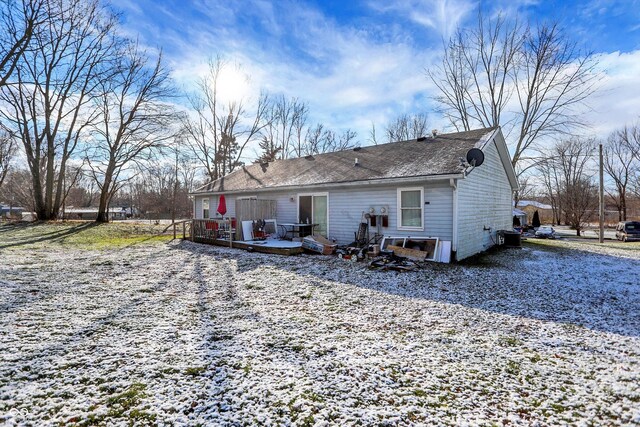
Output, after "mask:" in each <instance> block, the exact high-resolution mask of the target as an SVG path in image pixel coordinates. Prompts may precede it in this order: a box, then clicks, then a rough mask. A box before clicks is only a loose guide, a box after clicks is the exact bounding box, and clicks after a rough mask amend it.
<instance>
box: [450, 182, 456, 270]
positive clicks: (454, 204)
mask: <svg viewBox="0 0 640 427" xmlns="http://www.w3.org/2000/svg"><path fill="white" fill-rule="evenodd" d="M449 185H450V186H451V188H453V230H452V236H451V237H452V242H451V251H452V252H453V253H454V254H457V252H458V180H457V179H455V178H450V179H449ZM454 259H455V255H454Z"/></svg>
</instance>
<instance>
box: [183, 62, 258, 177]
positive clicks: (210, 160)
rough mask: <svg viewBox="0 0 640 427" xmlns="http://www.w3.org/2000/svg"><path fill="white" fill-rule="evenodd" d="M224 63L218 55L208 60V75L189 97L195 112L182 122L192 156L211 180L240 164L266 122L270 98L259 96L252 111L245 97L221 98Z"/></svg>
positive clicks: (225, 63) (225, 65) (226, 64)
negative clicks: (225, 99) (220, 86)
mask: <svg viewBox="0 0 640 427" xmlns="http://www.w3.org/2000/svg"><path fill="white" fill-rule="evenodd" d="M227 66H229V64H228V63H227V62H226V61H225V60H224V59H222V58H221V57H219V56H218V57H216V58H215V59H212V60H211V61H209V68H208V72H207V75H206V76H205V77H203V78H202V79H201V80H200V82H199V83H198V91H197V92H196V93H194V94H192V95H191V96H190V97H189V101H190V104H191V108H192V109H193V111H194V115H193V116H192V117H186V118H185V120H184V123H183V125H184V129H185V131H186V136H187V138H188V141H189V144H190V147H191V150H192V151H193V154H194V156H195V158H196V159H197V160H198V162H199V163H200V164H201V165H202V167H203V168H204V169H205V170H206V173H207V175H208V176H209V179H212V180H214V179H218V178H219V177H222V176H224V175H226V174H228V173H229V172H232V171H233V170H235V169H236V168H237V167H238V166H240V165H241V164H242V163H241V161H240V159H241V157H242V154H243V152H244V149H245V148H246V146H247V145H248V144H249V143H250V142H251V141H254V140H256V139H258V138H259V137H260V132H261V131H262V129H263V128H264V127H265V126H266V125H267V124H268V113H269V107H270V101H269V97H268V96H267V95H266V94H261V95H260V96H259V98H258V99H257V101H256V102H255V106H254V108H253V110H252V111H251V112H249V111H248V110H247V108H246V106H245V102H246V100H244V99H235V100H230V101H229V100H228V101H226V102H224V101H223V100H221V97H220V93H219V85H220V79H221V77H222V72H223V70H224V69H225V67H227Z"/></svg>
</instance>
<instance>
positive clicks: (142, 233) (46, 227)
mask: <svg viewBox="0 0 640 427" xmlns="http://www.w3.org/2000/svg"><path fill="white" fill-rule="evenodd" d="M165 227H166V226H154V225H149V224H130V223H107V224H98V223H95V222H87V221H84V222H83V221H71V222H35V223H28V224H24V223H22V224H18V225H15V224H4V225H2V226H0V235H1V236H2V239H1V240H2V242H3V244H0V249H2V248H9V247H12V248H21V247H25V246H28V247H52V246H62V247H79V248H86V249H112V248H124V247H127V246H132V245H142V244H158V243H164V242H168V241H170V240H171V239H172V237H173V236H172V235H169V234H160V233H161V232H162V231H163V230H164V228H165Z"/></svg>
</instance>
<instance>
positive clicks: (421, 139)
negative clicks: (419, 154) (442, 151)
mask: <svg viewBox="0 0 640 427" xmlns="http://www.w3.org/2000/svg"><path fill="white" fill-rule="evenodd" d="M426 139H427V137H426V136H421V137H420V138H418V139H417V141H424V140H426Z"/></svg>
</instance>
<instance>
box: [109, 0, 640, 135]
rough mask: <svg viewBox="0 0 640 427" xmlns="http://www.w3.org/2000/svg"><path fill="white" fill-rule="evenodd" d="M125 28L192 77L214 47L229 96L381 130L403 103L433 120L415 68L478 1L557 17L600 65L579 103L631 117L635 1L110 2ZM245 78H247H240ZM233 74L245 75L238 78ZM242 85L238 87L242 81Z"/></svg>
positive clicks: (600, 125) (616, 121)
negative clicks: (223, 63)
mask: <svg viewBox="0 0 640 427" xmlns="http://www.w3.org/2000/svg"><path fill="white" fill-rule="evenodd" d="M113 4H114V6H115V7H116V8H117V9H118V10H120V11H122V22H123V28H124V29H125V31H127V32H128V33H130V34H132V35H137V36H139V38H140V40H141V41H142V43H144V44H146V45H148V46H152V47H161V48H163V50H164V52H165V57H166V59H167V60H168V63H169V65H170V67H171V68H172V69H173V70H174V78H175V79H176V81H177V82H178V84H179V85H183V86H185V87H189V86H190V85H191V84H192V83H193V82H194V81H195V80H196V79H197V78H198V76H199V75H201V74H202V73H203V72H204V70H205V69H206V66H205V63H206V60H207V59H208V58H211V57H213V56H215V55H216V54H221V55H223V56H224V57H226V58H227V59H229V60H232V61H237V62H238V63H240V64H242V68H241V69H236V68H234V70H235V72H236V73H237V76H236V78H235V79H234V78H230V79H229V81H228V82H227V83H226V84H227V85H228V90H229V96H230V93H231V92H233V93H235V94H237V93H241V94H242V96H244V97H245V98H246V99H251V98H253V97H255V96H256V95H257V93H258V92H259V90H260V89H266V90H268V91H269V92H272V93H283V94H285V95H287V96H292V97H298V98H299V99H301V100H303V101H306V102H307V103H308V104H309V106H310V109H311V114H312V117H311V120H312V121H314V122H315V121H319V122H323V123H325V124H326V125H328V126H331V127H334V128H337V129H344V128H351V129H354V130H356V131H357V132H358V136H359V139H360V140H361V142H362V143H363V144H366V143H367V142H366V140H367V138H368V133H369V129H370V127H371V123H375V124H376V125H377V126H378V128H381V127H382V126H383V125H384V124H385V123H386V122H387V121H388V120H390V119H393V118H394V117H396V116H398V115H399V114H402V113H414V112H427V113H429V114H430V117H431V119H430V121H431V124H432V126H433V127H434V128H438V129H442V130H446V129H447V124H446V122H444V121H443V119H442V118H441V117H439V116H438V115H437V114H436V113H434V112H433V109H434V104H433V101H432V97H433V96H435V95H436V94H437V93H436V92H435V91H434V88H433V86H432V84H431V83H430V82H429V80H428V79H427V78H426V77H425V73H424V70H425V69H426V68H429V67H430V66H433V64H435V63H436V62H437V61H438V57H439V55H440V54H441V51H442V40H443V39H446V38H447V37H448V36H449V35H450V34H451V33H452V32H453V31H454V30H455V28H456V27H458V26H461V27H465V26H470V25H473V22H474V20H475V18H476V16H477V11H478V9H479V8H482V10H483V11H484V12H486V13H496V12H498V11H500V12H501V13H503V14H506V15H509V16H518V17H519V19H520V20H527V21H529V22H530V23H531V24H532V25H535V24H536V23H537V22H543V21H547V20H555V21H559V22H560V23H561V24H562V25H563V26H564V28H565V29H566V31H567V33H568V35H569V37H571V38H572V39H573V40H574V41H575V42H576V43H577V44H578V45H579V46H582V47H584V48H585V49H588V50H591V51H593V52H594V53H595V54H596V55H597V56H598V59H599V60H600V64H601V68H602V70H603V71H604V72H605V73H606V74H605V77H604V78H603V79H602V81H601V85H600V88H599V89H600V90H599V92H598V95H597V96H595V97H594V99H593V100H592V102H591V103H590V104H591V105H590V108H589V109H587V110H585V113H584V114H585V115H586V116H587V117H588V120H589V122H590V123H591V124H592V126H591V127H590V128H589V129H587V130H586V131H585V132H587V133H591V134H606V133H608V132H610V131H611V130H613V129H615V128H617V127H619V126H622V125H624V124H625V123H630V122H632V121H636V120H638V117H639V116H640V0H627V1H625V0H620V1H617V0H611V1H605V0H591V1H589V0H587V1H543V0H540V1H535V0H511V1H510V0H496V1H491V2H478V1H468V0H398V1H375V0H370V1H367V0H354V1H349V0H342V1H338V0H328V1H321V0H307V1H288V0H283V1H260V0H254V1H243V0H238V1H234V0H226V1H217V0H193V1H189V0H183V1H178V0H168V1H167V0H165V1H159V0H155V1H154V0H135V1H134V0H114V1H113ZM247 75H248V76H251V80H250V84H249V86H248V87H247V86H246V85H245V84H244V83H245V80H244V79H243V78H244V77H246V76H247ZM238 76H242V77H243V78H240V77H238ZM240 86H242V87H240Z"/></svg>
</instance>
